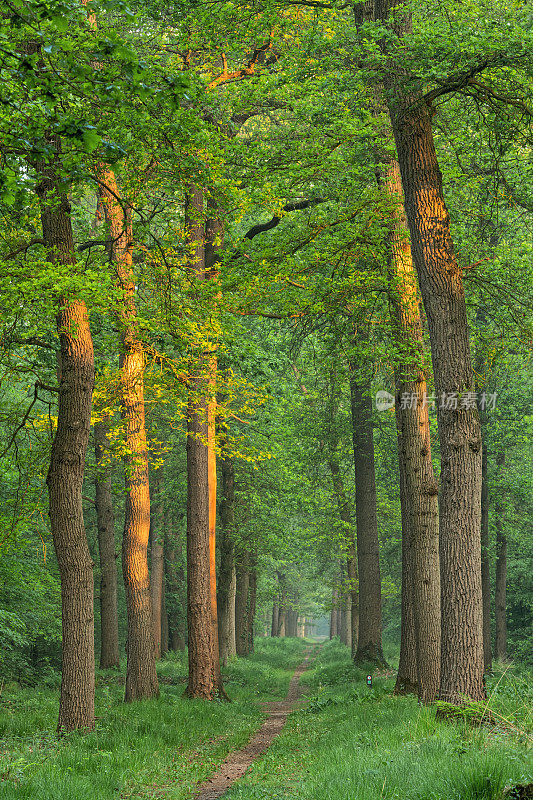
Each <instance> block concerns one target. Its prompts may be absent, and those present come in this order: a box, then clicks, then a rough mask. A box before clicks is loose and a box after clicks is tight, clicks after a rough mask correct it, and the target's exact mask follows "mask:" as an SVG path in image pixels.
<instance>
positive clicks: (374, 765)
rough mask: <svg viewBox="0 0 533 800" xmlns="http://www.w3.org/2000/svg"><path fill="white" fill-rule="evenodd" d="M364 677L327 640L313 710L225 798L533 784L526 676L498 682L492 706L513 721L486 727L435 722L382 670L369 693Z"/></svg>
mask: <svg viewBox="0 0 533 800" xmlns="http://www.w3.org/2000/svg"><path fill="white" fill-rule="evenodd" d="M366 675H367V672H366V671H364V670H361V669H360V668H357V667H355V666H354V665H353V664H352V663H351V661H350V658H349V654H348V652H347V650H346V648H344V647H343V646H342V645H340V644H339V643H338V642H331V643H330V642H328V643H326V644H325V645H324V646H323V648H322V649H321V652H320V655H319V657H318V659H317V660H316V662H315V664H314V665H313V668H312V669H311V670H309V672H307V673H306V674H305V675H304V676H303V678H302V682H303V683H305V684H307V686H308V687H309V690H310V691H311V692H312V694H311V697H310V699H309V701H308V703H307V707H306V708H305V709H303V710H301V711H298V712H297V713H295V714H293V715H292V716H291V717H290V719H289V722H288V724H287V726H286V728H285V730H284V731H283V733H282V734H281V735H280V736H279V738H278V739H277V740H276V741H275V742H274V744H273V745H272V747H271V748H270V750H269V751H268V753H267V754H266V755H265V756H264V757H263V758H262V759H260V760H259V761H257V762H256V763H255V764H254V765H253V767H252V768H251V770H250V771H249V772H248V774H247V775H246V776H245V778H244V779H243V780H242V781H240V782H239V784H236V785H235V786H234V787H233V788H232V789H231V790H230V792H229V793H228V794H227V795H226V797H227V800H257V799H258V798H265V800H266V798H269V800H270V798H280V799H281V798H283V800H297V799H298V800H500V798H501V797H502V793H503V790H504V787H506V786H513V785H515V784H521V783H527V782H529V781H531V780H532V779H533V772H532V770H533V764H532V761H531V750H530V749H528V741H527V725H528V724H529V723H528V720H529V722H530V720H531V706H532V703H531V701H532V700H533V689H532V688H531V684H529V687H528V684H527V680H526V676H525V674H523V675H520V674H518V675H516V674H515V675H511V674H509V673H508V674H507V676H506V677H505V679H503V680H500V678H501V674H496V675H495V676H494V678H492V679H491V687H489V689H490V688H492V689H494V687H495V686H496V685H498V689H497V691H496V693H494V694H493V696H492V698H491V701H490V704H491V707H492V708H493V709H494V710H497V711H498V713H499V714H500V715H501V716H502V717H505V718H507V719H511V718H512V719H513V720H514V723H513V727H505V726H504V725H501V726H500V725H498V724H496V725H495V726H490V727H487V728H472V727H471V726H470V725H468V724H466V723H465V722H464V721H462V722H460V721H458V722H442V721H437V720H436V718H435V710H434V709H430V708H424V707H421V706H419V705H418V703H417V701H416V699H414V698H411V697H394V696H393V695H392V689H393V685H394V678H393V676H389V675H387V673H385V674H383V673H382V674H380V673H379V672H377V673H374V675H373V686H372V688H369V687H367V686H366ZM517 697H518V702H516V700H517Z"/></svg>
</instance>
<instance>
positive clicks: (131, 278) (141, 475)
mask: <svg viewBox="0 0 533 800" xmlns="http://www.w3.org/2000/svg"><path fill="white" fill-rule="evenodd" d="M98 179H99V184H100V196H101V199H102V203H103V206H104V210H105V215H106V220H107V223H108V227H109V242H110V244H109V250H110V257H111V259H112V262H113V265H114V268H115V275H116V283H117V288H118V290H119V300H118V308H117V317H118V320H119V323H120V344H121V353H120V407H121V413H122V417H123V420H124V425H125V431H124V433H125V441H124V452H125V455H124V465H125V484H126V498H125V508H124V536H123V540H122V572H123V576H124V585H125V588H126V608H127V613H128V640H127V645H126V653H127V667H126V694H125V699H126V701H131V700H140V699H143V698H150V697H157V696H158V695H159V686H158V682H157V675H156V671H155V650H154V640H153V629H152V603H151V598H150V576H149V572H148V559H147V549H148V538H149V534H150V489H149V480H148V447H147V441H146V426H145V411H144V351H143V345H142V341H141V338H140V332H139V320H138V315H137V308H136V302H135V275H134V272H133V259H132V247H133V237H132V227H131V209H130V208H129V207H128V205H127V203H126V202H125V201H120V197H121V193H120V190H119V188H118V185H117V182H116V179H115V175H114V173H113V172H112V170H110V169H109V168H108V167H106V166H105V165H100V167H99V170H98Z"/></svg>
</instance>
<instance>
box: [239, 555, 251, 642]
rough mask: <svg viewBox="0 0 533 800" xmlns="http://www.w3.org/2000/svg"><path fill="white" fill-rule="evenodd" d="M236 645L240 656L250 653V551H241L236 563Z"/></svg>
mask: <svg viewBox="0 0 533 800" xmlns="http://www.w3.org/2000/svg"><path fill="white" fill-rule="evenodd" d="M235 571H236V593H235V645H236V649H237V655H238V656H246V655H248V644H249V642H248V622H247V616H248V603H249V597H248V594H249V588H250V552H249V551H248V550H242V551H239V553H238V556H237V558H236V564H235Z"/></svg>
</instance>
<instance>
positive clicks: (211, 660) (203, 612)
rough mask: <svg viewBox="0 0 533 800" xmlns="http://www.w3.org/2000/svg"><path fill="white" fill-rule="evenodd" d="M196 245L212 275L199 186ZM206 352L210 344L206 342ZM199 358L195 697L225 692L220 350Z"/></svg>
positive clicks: (192, 433) (193, 487)
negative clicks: (219, 556)
mask: <svg viewBox="0 0 533 800" xmlns="http://www.w3.org/2000/svg"><path fill="white" fill-rule="evenodd" d="M186 216H187V224H188V228H189V240H190V243H191V245H192V252H191V258H190V262H189V273H190V275H191V276H192V277H193V278H194V279H195V280H197V281H203V280H205V279H206V277H207V276H206V246H205V238H206V227H205V212H204V196H203V191H202V190H201V189H200V188H198V187H196V186H193V187H191V189H190V192H189V194H188V196H187V208H186ZM201 347H202V349H203V350H205V342H204V343H203V344H202V345H201ZM193 356H194V359H195V361H196V363H195V368H194V374H193V373H192V372H191V375H190V378H189V385H190V387H191V394H190V397H189V404H188V409H187V434H188V435H187V623H188V635H189V684H188V689H187V693H188V695H189V696H190V697H203V698H208V699H212V698H214V697H215V696H216V695H219V694H221V693H223V687H222V680H221V674H220V660H219V652H218V623H217V608H216V574H215V517H216V461H215V451H214V426H215V419H214V402H215V401H214V395H215V386H214V380H215V378H216V354H215V353H214V352H213V351H212V350H211V349H210V350H209V354H208V355H207V357H206V355H205V353H204V354H203V355H201V354H200V352H199V346H197V347H196V348H195V352H194V354H193Z"/></svg>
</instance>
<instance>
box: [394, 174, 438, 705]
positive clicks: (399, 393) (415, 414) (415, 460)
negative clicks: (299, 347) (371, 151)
mask: <svg viewBox="0 0 533 800" xmlns="http://www.w3.org/2000/svg"><path fill="white" fill-rule="evenodd" d="M386 189H387V192H388V194H389V196H390V198H391V200H392V201H393V202H394V203H395V208H394V211H393V216H392V224H391V237H390V238H391V259H390V273H391V313H392V318H393V323H394V328H395V334H396V337H395V338H396V343H397V345H398V349H399V363H398V365H397V367H396V369H395V380H396V403H395V409H396V423H397V431H398V456H399V468H400V482H401V484H402V491H401V492H400V499H401V500H402V503H403V505H404V506H405V513H403V512H402V524H406V526H407V528H408V532H407V535H406V538H407V547H406V548H403V547H402V559H403V558H404V557H406V558H407V561H408V563H407V565H406V573H409V574H406V582H407V587H406V588H407V592H406V598H405V599H406V601H408V600H409V595H410V600H411V603H412V617H413V622H414V630H415V642H416V674H417V683H418V694H419V698H420V700H421V701H422V702H424V703H433V702H434V701H435V700H436V698H437V694H438V691H439V683H440V640H441V614H440V569H439V506H438V485H437V481H436V479H435V474H434V471H433V463H432V460H431V434H430V427H429V413H428V406H427V383H426V375H425V366H426V365H425V363H424V362H425V353H424V340H423V334H422V320H421V317H420V310H419V305H418V287H417V282H416V277H415V273H414V269H413V261H412V257H411V247H410V244H409V233H408V229H407V220H406V218H405V213H404V208H403V195H402V183H401V176H400V170H399V166H398V162H397V161H395V160H393V161H391V162H390V163H389V166H388V170H387V174H386ZM402 571H403V564H402ZM406 612H407V614H409V613H410V611H409V609H408V608H407V609H406ZM409 624H410V623H409V621H408V623H407V625H406V629H408V627H409ZM407 632H408V630H406V633H407ZM407 660H408V661H410V658H409V656H407ZM404 664H405V661H404ZM406 679H407V680H405V681H404V682H403V683H404V687H406V686H407V685H408V683H409V682H410V676H408V675H407V676H406Z"/></svg>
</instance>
